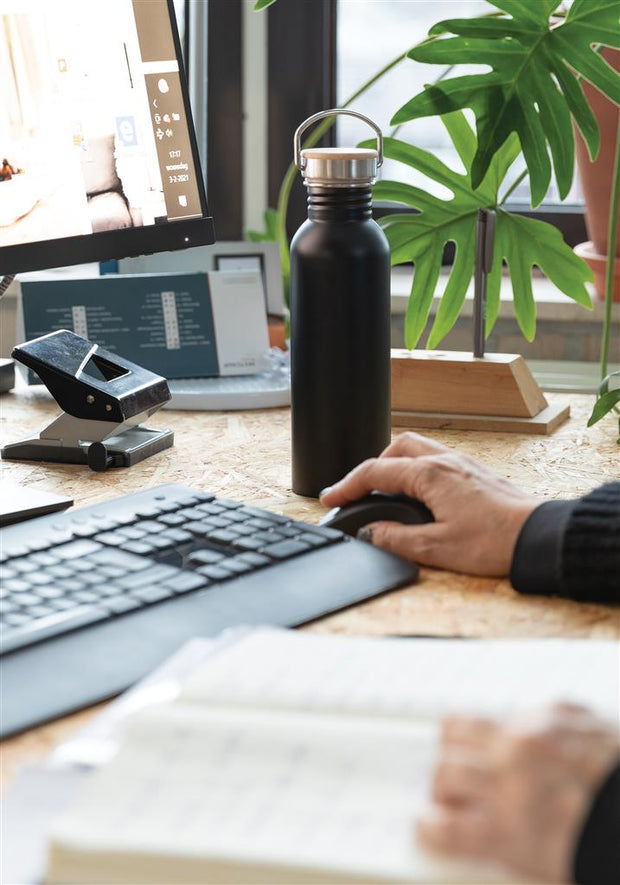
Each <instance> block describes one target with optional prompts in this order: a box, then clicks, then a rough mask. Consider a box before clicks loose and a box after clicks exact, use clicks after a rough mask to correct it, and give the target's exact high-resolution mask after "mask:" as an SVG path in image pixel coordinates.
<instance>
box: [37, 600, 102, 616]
mask: <svg viewBox="0 0 620 885" xmlns="http://www.w3.org/2000/svg"><path fill="white" fill-rule="evenodd" d="M89 601H93V602H94V600H89ZM28 614H29V615H30V617H31V618H44V617H46V616H47V615H53V614H54V609H53V608H50V606H49V605H33V606H31V607H30V608H29V609H28Z"/></svg>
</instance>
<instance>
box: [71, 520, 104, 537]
mask: <svg viewBox="0 0 620 885" xmlns="http://www.w3.org/2000/svg"><path fill="white" fill-rule="evenodd" d="M100 531H101V526H99V525H95V524H94V523H92V522H89V523H86V525H76V526H72V528H71V533H72V534H73V535H74V536H75V537H76V538H92V537H93V535H96V534H97V532H100Z"/></svg>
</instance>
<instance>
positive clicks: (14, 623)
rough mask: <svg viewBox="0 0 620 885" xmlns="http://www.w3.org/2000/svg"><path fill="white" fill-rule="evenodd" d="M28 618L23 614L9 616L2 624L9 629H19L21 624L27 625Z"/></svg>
mask: <svg viewBox="0 0 620 885" xmlns="http://www.w3.org/2000/svg"><path fill="white" fill-rule="evenodd" d="M29 620H30V618H29V617H28V615H27V614H26V613H25V612H23V613H21V612H20V613H19V614H10V615H7V616H6V617H5V618H4V623H5V624H7V625H9V626H11V627H21V625H22V624H27V623H28V621H29Z"/></svg>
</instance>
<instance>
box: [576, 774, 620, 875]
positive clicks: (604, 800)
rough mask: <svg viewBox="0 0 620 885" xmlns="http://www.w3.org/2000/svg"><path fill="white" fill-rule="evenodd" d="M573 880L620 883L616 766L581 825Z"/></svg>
mask: <svg viewBox="0 0 620 885" xmlns="http://www.w3.org/2000/svg"><path fill="white" fill-rule="evenodd" d="M573 876H574V880H575V882H577V883H578V885H617V883H618V882H620V762H618V764H617V765H616V766H615V767H614V768H613V769H612V770H611V772H610V773H609V775H608V777H607V778H606V779H605V781H604V782H603V784H602V785H601V787H600V789H599V790H598V792H597V794H596V796H595V797H594V801H593V803H592V807H591V808H590V812H589V814H588V815H587V817H586V820H585V821H584V825H583V828H582V831H581V835H580V836H579V839H578V841H577V846H576V850H575V858H574V861H573Z"/></svg>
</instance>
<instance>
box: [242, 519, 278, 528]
mask: <svg viewBox="0 0 620 885" xmlns="http://www.w3.org/2000/svg"><path fill="white" fill-rule="evenodd" d="M246 525H251V526H252V527H253V528H255V529H271V528H273V526H274V523H272V522H269V520H267V519H248V520H247V522H246Z"/></svg>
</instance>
